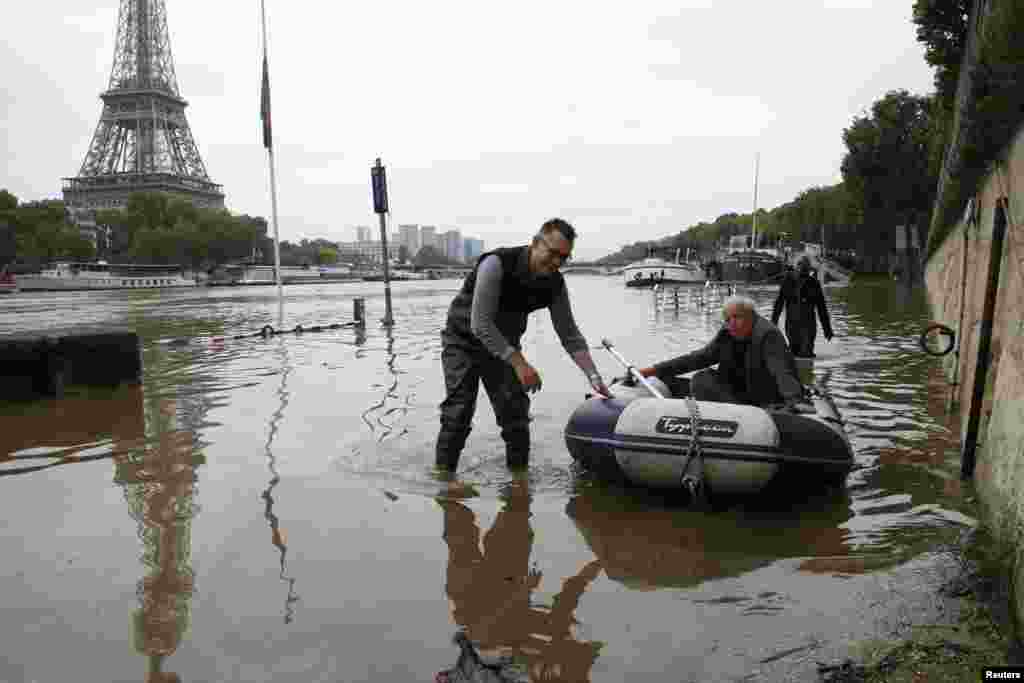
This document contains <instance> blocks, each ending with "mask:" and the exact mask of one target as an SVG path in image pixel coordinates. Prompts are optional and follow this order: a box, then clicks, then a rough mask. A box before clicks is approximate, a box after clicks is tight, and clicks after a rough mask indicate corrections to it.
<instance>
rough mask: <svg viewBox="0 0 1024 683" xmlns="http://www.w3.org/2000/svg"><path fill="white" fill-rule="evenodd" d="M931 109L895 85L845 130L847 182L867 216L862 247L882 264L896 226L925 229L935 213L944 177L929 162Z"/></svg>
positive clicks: (925, 100) (860, 237)
mask: <svg viewBox="0 0 1024 683" xmlns="http://www.w3.org/2000/svg"><path fill="white" fill-rule="evenodd" d="M931 112H932V101H931V100H930V99H929V98H926V97H920V96H917V95H911V94H910V93H908V92H907V91H906V90H894V91H891V92H888V93H886V95H885V96H884V97H882V98H881V99H880V100H877V101H876V102H875V103H874V104H872V106H871V111H870V113H868V114H865V115H864V116H859V117H856V118H855V119H854V120H853V122H852V123H851V124H850V126H849V127H848V128H846V129H845V130H843V142H844V143H845V145H846V148H847V152H846V154H845V156H844V157H843V162H842V172H843V181H844V183H845V184H846V187H847V188H848V190H849V192H850V193H851V194H852V195H853V197H854V199H855V201H856V203H857V204H859V206H860V207H861V208H862V210H863V216H864V221H863V227H862V228H861V229H860V230H859V234H858V241H859V243H860V245H861V246H860V248H859V251H861V252H866V253H867V255H869V256H870V257H871V259H870V260H871V262H872V263H875V264H876V265H877V264H878V263H881V262H882V261H884V260H885V259H884V258H883V256H884V255H885V254H886V253H887V252H888V251H889V249H890V248H891V247H890V240H889V239H888V237H889V235H890V234H891V232H892V229H893V228H894V227H895V226H896V225H899V224H903V225H906V226H915V227H916V228H917V229H918V230H919V231H920V230H921V229H922V228H923V227H924V223H925V221H924V220H923V217H925V216H928V215H930V212H931V209H932V204H933V202H934V196H935V186H936V184H937V182H938V179H937V177H936V176H935V175H933V174H932V173H931V172H930V168H929V164H928V150H929V146H930V142H931V131H932V128H931V126H932V123H931V121H932V116H931ZM908 229H909V228H908ZM918 236H919V237H922V235H921V234H920V233H919V235H918ZM921 241H922V242H923V240H921Z"/></svg>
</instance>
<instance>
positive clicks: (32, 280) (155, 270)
mask: <svg viewBox="0 0 1024 683" xmlns="http://www.w3.org/2000/svg"><path fill="white" fill-rule="evenodd" d="M195 286H196V280H195V278H194V277H192V276H191V275H186V273H185V269H184V268H183V267H182V266H178V265H163V264H137V263H107V262H105V261H97V262H95V263H88V262H78V261H57V262H54V263H51V264H49V265H47V266H45V267H44V268H42V269H41V270H40V271H39V272H37V273H23V274H21V275H19V276H18V289H20V290H22V291H71V290H98V289H156V288H164V287H195Z"/></svg>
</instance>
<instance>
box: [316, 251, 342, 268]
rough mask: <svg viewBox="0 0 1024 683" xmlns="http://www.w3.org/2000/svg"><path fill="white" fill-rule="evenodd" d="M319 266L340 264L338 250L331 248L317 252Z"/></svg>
mask: <svg viewBox="0 0 1024 683" xmlns="http://www.w3.org/2000/svg"><path fill="white" fill-rule="evenodd" d="M316 262H317V265H321V266H327V265H332V264H335V263H337V262H338V250H337V249H333V248H331V247H321V248H320V250H319V251H318V252H317V261H316Z"/></svg>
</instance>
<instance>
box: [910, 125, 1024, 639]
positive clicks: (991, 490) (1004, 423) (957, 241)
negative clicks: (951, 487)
mask: <svg viewBox="0 0 1024 683" xmlns="http://www.w3.org/2000/svg"><path fill="white" fill-rule="evenodd" d="M1008 151H1009V153H1008V156H1007V159H1006V160H1005V161H1004V162H1000V163H999V164H997V165H996V166H995V167H994V168H993V170H992V171H991V172H990V173H989V175H988V176H987V177H986V178H985V179H984V181H983V183H982V185H981V188H980V190H979V192H978V194H977V195H975V197H974V199H973V201H972V203H971V205H969V206H968V209H967V210H966V211H965V213H964V216H963V217H962V218H961V220H960V223H959V224H958V225H957V226H956V228H955V229H954V230H953V231H952V232H951V233H950V234H949V236H948V237H947V238H946V239H945V241H944V242H943V243H942V244H941V246H940V247H939V248H938V249H937V250H936V252H935V253H934V254H933V255H932V256H931V258H929V260H928V263H927V264H926V266H925V287H926V291H927V297H928V301H929V304H930V306H931V311H932V314H933V317H934V320H935V321H936V322H939V323H943V324H945V325H948V326H949V327H951V328H952V329H954V330H956V331H957V344H958V346H957V353H953V354H949V355H948V356H946V357H945V358H946V361H947V362H946V368H945V369H946V373H947V376H948V378H949V379H950V381H951V382H952V383H954V387H953V399H954V400H953V409H954V410H957V411H959V413H960V417H961V420H960V424H962V425H964V430H965V433H964V434H962V440H963V438H965V437H966V436H967V433H966V429H967V425H968V417H969V412H970V407H971V403H972V394H973V392H974V387H975V384H976V381H984V382H985V385H984V390H985V393H984V401H983V402H982V404H981V406H982V408H981V413H980V415H981V421H980V423H979V429H978V450H977V454H976V456H977V461H976V468H975V470H974V474H973V478H974V484H975V487H976V490H977V491H978V496H979V499H980V500H981V502H982V506H983V509H984V510H985V513H984V514H985V517H986V519H985V520H984V521H985V523H986V524H987V525H988V526H990V527H991V529H992V530H993V531H994V532H995V534H996V537H997V538H998V539H999V541H1000V542H1001V545H1002V546H1003V547H1004V548H1005V550H1006V552H1007V556H1008V559H1009V561H1010V563H1011V565H1012V571H1013V586H1014V596H1015V597H1014V598H1013V601H1014V603H1015V604H1014V605H1013V608H1014V611H1015V613H1016V617H1017V623H1018V625H1024V225H1022V224H1021V220H1022V219H1024V129H1022V130H1021V131H1019V132H1018V134H1017V136H1016V138H1015V139H1014V141H1013V143H1012V144H1011V146H1010V148H1009V150H1008ZM999 203H1003V206H1005V210H1004V209H1002V208H1000V206H999ZM1000 212H1002V214H1003V217H1005V220H1006V223H1005V226H1006V228H1005V230H1006V232H1005V237H1004V238H1003V243H1002V250H1001V253H999V254H998V255H997V256H996V258H999V259H1000V261H999V263H1000V271H999V278H998V288H997V290H996V292H997V293H996V299H995V309H994V315H993V317H992V337H991V349H990V351H991V352H990V354H989V356H988V359H989V363H990V365H989V368H988V372H987V373H986V375H985V377H984V378H983V379H982V378H978V377H976V368H977V366H978V362H979V344H980V343H981V336H982V335H981V332H982V327H983V326H982V318H983V311H984V307H985V300H986V293H987V291H988V290H989V288H990V286H991V285H990V282H989V266H990V260H991V253H992V246H993V235H994V232H995V229H996V222H997V220H1000V219H1001V217H1000V216H997V214H998V213H1000ZM1019 630H1024V628H1019ZM1018 635H1020V634H1018Z"/></svg>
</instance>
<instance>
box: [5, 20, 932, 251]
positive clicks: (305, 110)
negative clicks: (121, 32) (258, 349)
mask: <svg viewBox="0 0 1024 683" xmlns="http://www.w3.org/2000/svg"><path fill="white" fill-rule="evenodd" d="M166 4H167V17H168V25H169V29H170V38H171V49H172V53H173V57H174V62H175V67H176V72H177V79H178V84H179V87H180V89H181V93H182V96H183V97H184V98H185V99H186V100H187V101H188V102H189V107H188V108H187V109H186V117H187V119H188V122H189V125H190V128H191V130H192V133H193V136H194V137H195V140H196V143H197V145H198V147H199V150H200V154H201V155H202V158H203V161H204V162H205V165H206V168H207V170H208V172H209V174H210V177H211V180H213V181H214V182H216V183H219V184H221V185H222V186H223V190H224V193H225V195H226V204H227V206H228V208H229V209H231V210H232V211H233V212H236V213H248V214H251V215H262V216H265V217H266V218H267V219H268V220H269V219H270V213H271V211H270V196H269V178H268V172H267V163H266V154H265V150H264V148H263V147H262V144H261V137H260V122H259V88H260V76H261V72H260V59H261V43H260V29H259V2H257V1H255V0H254V1H253V2H251V3H247V4H246V5H245V6H244V7H241V8H240V7H239V6H238V5H228V4H225V3H209V2H200V1H199V0H167V3H166ZM912 6H913V2H912V0H906V1H905V2H899V3H893V2H891V0H889V1H888V2H886V1H884V0H877V1H873V0H846V1H845V2H839V1H834V2H833V1H826V2H810V1H807V0H800V1H798V2H792V3H786V4H785V5H784V6H782V7H780V6H778V4H775V5H769V4H764V3H758V4H754V5H751V4H750V3H743V2H739V0H731V1H727V2H722V1H717V2H713V1H712V0H705V1H704V2H694V1H690V2H685V1H684V2H683V3H679V2H673V3H669V2H667V1H662V0H650V1H647V2H643V1H642V2H639V3H632V4H631V5H630V6H629V8H628V9H626V8H617V7H611V6H609V7H597V6H592V5H589V4H588V5H585V4H583V3H580V2H560V3H544V4H541V3H540V2H535V1H526V2H523V3H517V4H516V5H515V7H510V6H497V5H492V4H487V3H476V4H471V3H464V2H459V3H451V2H449V3H440V4H438V3H435V4H431V5H424V4H420V3H410V2H404V1H400V2H396V3H387V4H385V5H380V4H378V5H372V4H365V5H348V4H337V5H335V4H329V5H320V4H318V5H317V6H316V11H315V13H313V12H310V10H309V9H308V7H307V6H305V5H297V4H294V3H282V2H275V0H267V20H268V25H269V33H270V36H269V52H270V71H271V86H272V92H273V125H274V142H275V147H274V151H275V160H276V165H277V180H278V202H279V224H280V236H281V239H287V240H291V241H298V240H300V239H303V238H309V239H314V238H318V237H322V238H325V239H329V240H334V241H338V240H351V239H354V235H355V226H357V225H369V226H373V227H374V228H376V226H377V219H376V216H375V215H374V214H373V207H372V202H371V198H370V166H371V165H372V164H373V162H374V159H375V158H377V157H380V158H381V159H382V160H383V162H384V163H385V165H386V166H387V167H388V176H389V185H390V200H391V211H392V214H391V229H392V230H393V231H394V230H397V226H398V225H399V224H410V223H415V224H420V225H436V226H437V227H438V230H439V231H442V232H443V231H444V230H445V229H449V228H458V229H459V230H461V231H462V233H463V234H464V235H466V236H471V237H477V238H480V239H483V240H485V242H486V243H487V245H488V246H489V247H493V246H499V245H502V244H521V243H524V242H525V241H526V240H527V239H528V237H529V235H530V234H531V233H532V232H533V231H534V230H535V229H536V228H537V226H538V225H539V224H540V223H541V222H543V221H544V220H545V219H547V218H549V217H551V216H562V217H564V218H566V219H568V220H569V221H571V222H573V223H574V225H575V226H576V227H577V229H578V231H579V240H578V241H577V245H576V253H577V255H578V256H579V257H581V258H584V259H592V258H597V257H600V256H604V255H607V254H609V253H612V252H614V251H617V250H618V249H619V248H621V247H622V246H623V245H625V244H630V243H633V242H636V241H640V240H653V239H658V238H661V237H665V236H668V235H671V234H675V233H676V232H678V231H679V230H682V229H683V228H686V227H688V226H690V225H693V224H695V223H698V222H700V221H713V220H714V219H715V218H717V217H718V216H719V215H721V214H723V213H727V212H730V211H737V212H749V211H750V210H751V209H752V208H753V183H754V159H755V156H756V155H758V154H759V155H760V183H759V189H758V205H759V206H760V207H762V208H769V209H770V208H773V207H775V206H778V205H780V204H783V203H785V202H788V201H791V200H792V199H793V198H795V197H796V195H797V194H799V193H800V192H801V191H803V190H805V189H808V188H810V187H813V186H820V185H830V184H834V183H837V182H839V181H840V180H841V175H840V170H839V168H840V163H841V161H842V156H843V153H844V151H845V150H844V147H843V144H842V130H843V128H845V127H846V126H848V125H849V124H850V123H851V122H852V120H853V118H854V117H856V116H858V115H862V114H864V113H865V112H866V111H867V110H868V108H869V107H870V106H871V104H872V103H873V102H874V101H876V100H878V99H880V98H881V97H882V96H883V95H884V94H885V93H886V92H888V91H890V90H895V89H906V90H909V91H910V92H912V93H914V94H920V95H924V94H929V93H931V92H932V90H933V85H932V71H931V69H930V67H928V65H927V64H926V63H925V62H924V57H923V52H924V51H923V48H922V46H920V45H919V44H918V43H917V42H916V41H915V31H914V25H913V23H912V22H911V9H912ZM117 11H118V2H117V0H101V2H99V3H97V4H96V6H95V7H94V8H92V9H89V10H88V11H86V10H84V9H83V8H82V6H81V5H80V4H79V3H72V2H70V0H54V1H53V2H50V3H45V4H44V3H34V4H30V5H26V6H24V7H23V8H22V9H20V10H19V12H18V13H17V14H16V15H12V16H11V17H9V20H8V21H9V27H8V31H7V34H8V35H7V38H6V42H5V43H4V44H3V45H0V72H2V73H4V74H5V80H6V83H5V85H6V87H5V92H4V95H3V97H4V100H3V105H4V106H3V111H4V115H5V124H6V125H5V126H4V133H3V144H4V145H5V146H6V149H7V150H8V164H7V168H6V171H5V172H4V174H3V176H2V177H0V188H6V189H8V190H9V191H11V192H13V193H14V194H15V195H16V196H17V197H18V198H19V199H20V200H22V201H29V200H36V199H46V198H59V197H60V188H61V178H63V177H69V176H74V175H75V174H76V173H77V172H78V169H79V167H80V166H81V163H82V159H83V158H84V156H85V153H86V150H87V148H88V145H89V142H90V140H91V138H92V134H93V131H94V129H95V127H96V124H97V122H98V120H99V115H100V110H101V102H100V101H99V99H98V96H99V93H100V92H101V91H102V90H103V89H104V88H105V86H106V84H107V79H108V78H109V75H110V68H111V62H112V58H113V54H114V47H115V27H116V21H117Z"/></svg>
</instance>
